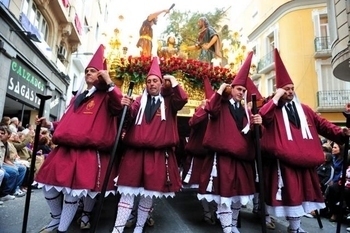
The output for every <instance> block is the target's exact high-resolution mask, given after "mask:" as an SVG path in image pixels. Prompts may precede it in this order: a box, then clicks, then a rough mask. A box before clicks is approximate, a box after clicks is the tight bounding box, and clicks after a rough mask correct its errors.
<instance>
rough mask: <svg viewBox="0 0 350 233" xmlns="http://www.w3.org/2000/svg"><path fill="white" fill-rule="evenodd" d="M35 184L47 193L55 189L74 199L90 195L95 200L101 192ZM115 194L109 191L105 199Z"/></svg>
mask: <svg viewBox="0 0 350 233" xmlns="http://www.w3.org/2000/svg"><path fill="white" fill-rule="evenodd" d="M35 184H37V185H38V188H44V189H45V190H46V191H48V190H50V189H52V188H54V189H56V190H57V191H58V192H62V193H63V194H67V195H71V196H73V197H86V196H87V195H89V196H90V197H91V198H95V197H96V196H97V194H99V193H100V192H91V191H90V190H88V189H71V188H68V187H61V186H54V185H48V184H43V183H38V182H34V183H33V185H35ZM115 193H116V192H115V190H107V191H106V194H105V197H107V196H108V195H109V194H113V195H115Z"/></svg>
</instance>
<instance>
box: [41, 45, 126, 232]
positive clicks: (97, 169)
mask: <svg viewBox="0 0 350 233" xmlns="http://www.w3.org/2000/svg"><path fill="white" fill-rule="evenodd" d="M103 54H104V47H103V45H100V46H99V48H98V50H97V51H96V53H95V54H94V56H93V58H92V59H91V61H90V63H89V64H88V65H87V67H86V68H85V83H86V85H85V86H86V88H87V90H86V91H83V89H84V88H85V86H82V88H80V90H79V91H78V93H77V95H76V96H75V97H74V98H73V99H72V100H71V102H70V104H69V106H68V107H67V109H66V111H65V113H64V115H63V116H62V117H61V119H60V121H58V122H50V121H49V120H47V119H46V118H45V117H42V118H40V119H38V120H37V124H41V126H43V127H46V128H48V129H49V130H50V131H52V132H53V138H52V141H53V142H54V143H55V144H56V145H57V147H55V148H54V149H53V150H52V151H51V152H50V153H49V155H48V156H47V158H46V159H45V162H44V163H43V165H42V166H41V168H40V170H39V172H38V173H37V175H36V178H35V181H36V182H37V183H38V187H39V188H41V187H43V192H44V196H45V199H46V201H47V203H48V205H49V208H50V212H51V217H52V220H51V222H50V223H49V224H48V225H47V226H45V227H44V228H43V229H42V230H41V232H51V231H54V230H55V229H58V230H57V232H65V231H67V229H68V227H69V225H70V223H71V221H72V220H73V218H74V215H75V213H76V211H77V208H78V201H79V199H80V198H82V197H84V198H83V199H84V209H83V212H82V216H81V218H80V222H79V223H80V228H81V229H89V228H90V212H91V211H92V209H93V207H94V204H95V197H96V195H97V194H98V193H99V192H101V188H102V183H103V182H104V178H105V175H106V170H107V166H108V163H109V159H110V152H111V150H112V147H113V145H114V143H115V142H114V141H115V137H116V133H117V117H116V115H117V114H119V113H120V112H121V110H122V105H121V98H122V93H121V91H120V90H119V88H118V87H115V85H114V83H113V82H112V80H111V78H110V76H109V74H108V71H107V70H106V69H107V66H106V63H105V61H104V58H103ZM115 170H116V169H115ZM115 170H113V171H112V172H113V174H114V175H115V174H116V171H115ZM112 177H113V176H112ZM61 193H63V195H64V202H63V206H62V205H61V203H62V195H61ZM110 193H115V188H114V184H113V180H112V179H111V182H109V185H108V187H107V194H110Z"/></svg>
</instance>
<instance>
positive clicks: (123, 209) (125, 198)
mask: <svg viewBox="0 0 350 233" xmlns="http://www.w3.org/2000/svg"><path fill="white" fill-rule="evenodd" d="M133 205H134V196H130V195H125V194H122V195H121V197H120V201H119V203H118V214H117V218H116V220H115V223H114V228H113V232H112V233H122V232H123V231H124V227H125V224H126V221H128V218H129V216H130V214H131V210H132V207H133Z"/></svg>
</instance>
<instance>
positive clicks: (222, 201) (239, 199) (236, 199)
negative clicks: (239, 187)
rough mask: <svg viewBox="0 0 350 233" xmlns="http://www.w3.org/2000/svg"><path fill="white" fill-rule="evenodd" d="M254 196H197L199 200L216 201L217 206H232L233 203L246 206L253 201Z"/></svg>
mask: <svg viewBox="0 0 350 233" xmlns="http://www.w3.org/2000/svg"><path fill="white" fill-rule="evenodd" d="M253 197H254V195H242V196H233V197H221V196H219V195H213V194H197V198H198V200H202V199H206V200H207V201H208V202H211V201H214V202H216V203H217V204H224V205H226V206H229V207H230V206H231V203H236V202H240V203H241V204H242V205H246V204H247V203H248V202H249V201H252V200H253Z"/></svg>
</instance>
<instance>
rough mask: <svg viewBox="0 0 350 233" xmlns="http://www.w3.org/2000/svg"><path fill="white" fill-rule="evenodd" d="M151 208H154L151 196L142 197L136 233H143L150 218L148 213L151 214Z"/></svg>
mask: <svg viewBox="0 0 350 233" xmlns="http://www.w3.org/2000/svg"><path fill="white" fill-rule="evenodd" d="M151 208H152V198H151V197H149V196H147V197H144V196H141V197H140V203H139V208H138V210H137V222H136V227H135V230H134V233H142V230H143V226H144V225H145V222H146V220H147V217H148V213H149V212H150V210H151Z"/></svg>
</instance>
